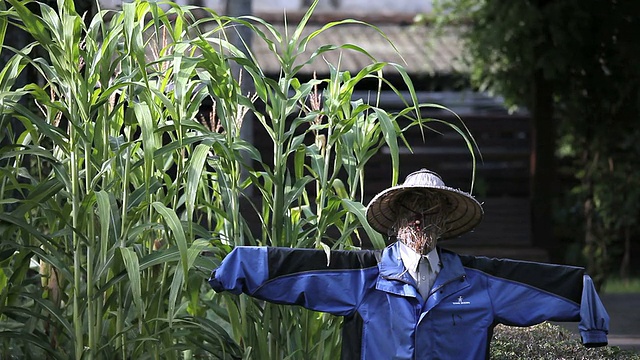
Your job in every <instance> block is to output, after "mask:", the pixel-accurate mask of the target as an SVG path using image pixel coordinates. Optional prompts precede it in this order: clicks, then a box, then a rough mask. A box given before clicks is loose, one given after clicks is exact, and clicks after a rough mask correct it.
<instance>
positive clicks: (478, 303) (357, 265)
mask: <svg viewBox="0 0 640 360" xmlns="http://www.w3.org/2000/svg"><path fill="white" fill-rule="evenodd" d="M439 251H440V260H441V263H442V270H441V271H440V273H439V274H438V277H437V279H436V282H435V284H434V286H433V288H432V289H431V292H430V294H429V296H428V297H427V298H426V299H423V298H422V297H421V296H420V294H419V292H418V290H417V287H416V284H415V282H414V280H413V278H412V277H411V276H410V275H409V274H408V273H407V271H406V269H405V268H404V265H403V263H402V260H401V258H400V255H399V252H398V249H397V243H396V244H393V245H390V246H389V247H387V248H386V249H384V250H383V251H382V252H380V251H373V250H362V251H331V255H330V261H329V262H328V264H327V257H326V254H325V253H324V251H322V250H313V249H291V248H273V247H237V248H235V249H234V250H233V251H232V252H231V253H230V254H229V255H228V256H227V257H226V258H225V259H224V260H223V262H222V264H221V265H220V267H219V268H218V269H216V270H214V271H213V273H212V275H211V278H210V279H209V283H210V285H211V286H212V287H213V289H214V290H215V291H230V292H232V293H234V294H239V293H245V294H248V295H250V296H253V297H256V298H258V299H262V300H267V301H270V302H275V303H280V304H296V305H301V306H304V307H305V308H307V309H311V310H315V311H322V312H327V313H331V314H335V315H341V316H344V317H345V322H344V328H343V356H342V358H343V359H375V360H378V359H484V358H488V354H489V342H490V340H491V337H492V334H493V328H494V326H495V325H496V324H506V325H515V326H530V325H534V324H538V323H540V322H543V321H546V320H552V321H579V322H580V323H579V329H580V333H581V336H582V341H583V343H584V344H585V345H586V346H603V345H606V344H607V333H608V328H609V316H608V315H607V312H606V310H605V309H604V307H603V305H602V303H601V302H600V299H599V297H598V295H597V293H596V292H595V290H594V287H593V284H592V282H591V279H590V278H589V276H587V275H584V269H582V268H579V267H572V266H561V265H549V264H541V263H533V262H524V261H512V260H499V259H489V258H484V257H473V256H459V255H457V254H455V253H452V252H449V251H446V250H440V249H439Z"/></svg>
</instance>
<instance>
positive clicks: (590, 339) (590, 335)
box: [580, 330, 608, 348]
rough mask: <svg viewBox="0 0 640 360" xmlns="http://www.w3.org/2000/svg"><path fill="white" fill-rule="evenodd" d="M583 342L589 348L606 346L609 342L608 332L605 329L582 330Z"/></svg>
mask: <svg viewBox="0 0 640 360" xmlns="http://www.w3.org/2000/svg"><path fill="white" fill-rule="evenodd" d="M580 336H581V337H582V344H584V346H586V347H588V348H593V347H600V346H606V345H607V344H608V340H607V332H606V331H604V330H589V331H581V332H580Z"/></svg>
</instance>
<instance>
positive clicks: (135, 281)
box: [120, 247, 146, 321]
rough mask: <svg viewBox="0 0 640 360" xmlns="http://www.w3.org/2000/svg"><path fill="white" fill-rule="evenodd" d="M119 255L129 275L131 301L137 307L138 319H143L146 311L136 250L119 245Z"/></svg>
mask: <svg viewBox="0 0 640 360" xmlns="http://www.w3.org/2000/svg"><path fill="white" fill-rule="evenodd" d="M120 255H121V256H122V261H123V262H124V267H125V268H126V269H127V274H128V275H129V283H130V287H131V296H132V297H133V302H134V303H135V304H136V307H137V308H138V314H139V316H140V321H144V316H145V312H146V311H145V305H144V300H143V298H142V284H141V281H140V263H139V261H138V254H136V252H135V251H134V250H133V249H131V248H128V247H127V248H125V247H121V248H120Z"/></svg>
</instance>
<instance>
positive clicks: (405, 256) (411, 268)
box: [398, 241, 441, 280]
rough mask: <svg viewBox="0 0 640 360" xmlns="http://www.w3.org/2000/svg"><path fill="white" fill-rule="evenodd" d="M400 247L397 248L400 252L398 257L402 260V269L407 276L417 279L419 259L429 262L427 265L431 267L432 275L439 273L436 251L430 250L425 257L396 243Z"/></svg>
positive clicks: (403, 244) (438, 258) (401, 243)
mask: <svg viewBox="0 0 640 360" xmlns="http://www.w3.org/2000/svg"><path fill="white" fill-rule="evenodd" d="M398 243H399V244H400V246H399V247H398V248H399V250H400V257H401V258H402V263H403V264H404V267H405V268H406V269H407V271H408V272H409V275H411V277H413V279H414V280H415V279H417V277H418V275H417V274H418V265H419V264H420V259H421V258H423V257H425V258H427V260H428V261H429V265H431V270H432V271H433V272H434V273H436V274H437V273H439V272H440V267H441V265H440V256H439V255H438V251H437V249H435V248H434V249H433V250H431V251H430V252H429V253H427V254H426V255H421V254H418V253H417V252H415V251H414V250H413V249H412V248H410V247H408V246H407V245H406V244H405V243H403V242H401V241H398Z"/></svg>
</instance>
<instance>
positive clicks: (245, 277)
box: [209, 246, 377, 315]
mask: <svg viewBox="0 0 640 360" xmlns="http://www.w3.org/2000/svg"><path fill="white" fill-rule="evenodd" d="M330 254H331V255H330V259H329V261H328V259H327V255H326V253H325V252H324V251H323V250H314V249H292V248H274V247H250V246H246V247H245V246H241V247H236V248H235V249H233V250H232V251H231V252H230V253H229V255H227V256H226V257H225V258H224V260H223V261H222V263H221V264H220V267H218V268H217V269H215V270H214V271H213V272H212V274H211V277H210V279H209V284H210V285H211V287H212V288H213V289H214V290H215V291H216V292H221V291H229V292H231V293H234V294H240V293H245V294H247V295H250V296H252V297H255V298H258V299H261V300H266V301H270V302H274V303H279V304H290V305H301V306H303V307H305V308H307V309H310V310H315V311H322V312H328V313H332V314H335V315H348V314H350V313H352V312H353V311H354V310H355V309H356V307H357V305H358V304H359V303H360V301H361V299H362V297H363V296H364V294H365V292H366V285H365V284H371V283H375V281H373V280H371V279H374V278H375V276H376V275H377V266H376V264H377V262H376V260H375V256H374V254H373V252H367V251H331V253H330Z"/></svg>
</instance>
